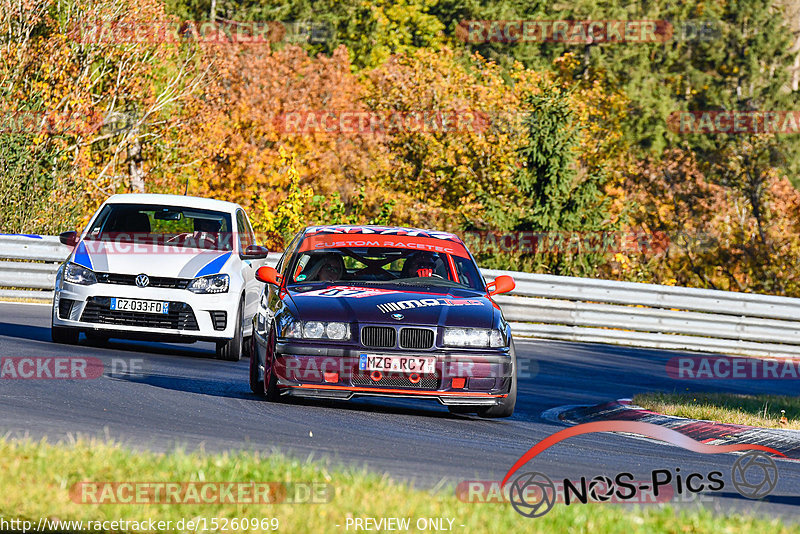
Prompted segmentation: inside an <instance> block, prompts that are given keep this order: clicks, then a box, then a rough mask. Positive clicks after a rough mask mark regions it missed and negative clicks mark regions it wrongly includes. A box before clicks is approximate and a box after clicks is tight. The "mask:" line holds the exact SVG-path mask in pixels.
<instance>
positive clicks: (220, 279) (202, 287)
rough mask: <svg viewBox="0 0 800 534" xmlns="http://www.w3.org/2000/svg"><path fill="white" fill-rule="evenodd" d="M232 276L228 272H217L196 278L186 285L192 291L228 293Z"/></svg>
mask: <svg viewBox="0 0 800 534" xmlns="http://www.w3.org/2000/svg"><path fill="white" fill-rule="evenodd" d="M230 282H231V278H230V276H228V275H227V274H215V275H212V276H201V277H200V278H195V279H194V280H192V281H191V282H189V285H188V286H187V287H186V289H188V290H189V291H191V292H192V293H227V292H228V286H229V285H230Z"/></svg>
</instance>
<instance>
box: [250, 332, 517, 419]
mask: <svg viewBox="0 0 800 534" xmlns="http://www.w3.org/2000/svg"><path fill="white" fill-rule="evenodd" d="M255 340H256V350H257V351H258V352H259V354H258V357H259V361H265V360H264V359H265V357H266V340H265V339H264V338H263V337H261V336H260V335H258V334H256V335H255ZM275 349H276V350H275V362H274V363H275V374H276V377H277V385H278V388H279V389H280V390H281V393H282V394H284V395H290V396H298V397H315V398H333V399H342V400H349V399H352V398H354V397H362V396H375V397H418V398H430V399H435V400H437V401H439V402H440V403H441V404H444V405H460V406H493V405H496V404H498V403H499V402H500V401H501V399H503V398H504V397H507V396H508V393H509V390H510V388H511V382H512V376H513V374H514V373H515V372H516V369H514V366H513V362H512V360H511V355H510V352H509V349H508V348H507V347H506V348H501V349H463V350H462V349H450V348H447V349H443V348H439V349H436V350H431V351H419V352H414V351H408V350H403V351H398V350H388V349H380V350H376V349H369V348H360V347H352V346H347V345H343V346H342V345H340V346H331V345H329V344H324V343H320V344H314V343H308V342H300V343H298V342H291V341H287V340H279V341H278V342H277V343H276V347H275ZM365 353H369V354H380V355H397V356H425V357H431V356H433V357H435V358H436V372H435V374H429V375H417V376H413V375H414V373H403V372H395V373H390V374H384V373H379V374H380V375H381V376H380V377H377V376H373V375H372V373H369V372H366V371H361V370H359V359H360V356H361V355H362V354H365ZM376 378H378V379H376ZM412 379H413V380H414V381H412Z"/></svg>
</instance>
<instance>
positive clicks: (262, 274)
mask: <svg viewBox="0 0 800 534" xmlns="http://www.w3.org/2000/svg"><path fill="white" fill-rule="evenodd" d="M256 280H259V281H261V282H264V283H267V284H273V285H276V286H279V285H281V275H279V274H278V271H277V270H275V267H269V266H265V267H259V268H258V270H257V271H256Z"/></svg>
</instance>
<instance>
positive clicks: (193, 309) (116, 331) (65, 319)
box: [52, 281, 239, 342]
mask: <svg viewBox="0 0 800 534" xmlns="http://www.w3.org/2000/svg"><path fill="white" fill-rule="evenodd" d="M234 295H238V293H234ZM111 298H126V299H140V300H150V301H161V302H168V303H169V308H168V309H169V312H168V313H167V314H157V313H147V312H129V311H125V312H120V311H114V310H111V309H110V300H111ZM238 306H239V299H238V298H232V297H231V294H230V293H220V294H196V293H193V292H191V291H188V290H186V289H175V288H158V287H146V288H140V287H136V286H128V285H119V284H103V283H96V284H92V285H78V284H72V283H69V282H63V281H59V283H58V284H57V285H56V290H55V298H54V300H53V310H52V317H53V325H54V326H60V327H68V328H75V329H78V330H81V331H83V332H92V333H98V334H102V335H107V336H108V337H118V338H139V339H159V340H174V341H185V342H192V341H197V340H207V341H221V340H226V339H231V338H233V336H234V328H235V326H236V324H235V323H236V317H237V313H238Z"/></svg>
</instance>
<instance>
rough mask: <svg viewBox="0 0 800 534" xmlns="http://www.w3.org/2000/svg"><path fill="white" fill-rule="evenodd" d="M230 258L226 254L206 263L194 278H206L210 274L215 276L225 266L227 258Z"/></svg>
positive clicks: (229, 255)
mask: <svg viewBox="0 0 800 534" xmlns="http://www.w3.org/2000/svg"><path fill="white" fill-rule="evenodd" d="M230 257H231V253H230V252H228V253H226V254H223V255H221V256H218V257H217V258H214V259H213V260H211V261H210V262H208V263H207V264H206V265H205V267H203V268H202V269H200V270H199V271H197V274H195V275H194V277H195V278H197V277H198V276H208V275H211V274H217V273H219V272H220V270H221V269H222V266H223V265H225V262H226V261H228V258H230Z"/></svg>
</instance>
